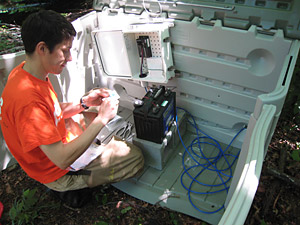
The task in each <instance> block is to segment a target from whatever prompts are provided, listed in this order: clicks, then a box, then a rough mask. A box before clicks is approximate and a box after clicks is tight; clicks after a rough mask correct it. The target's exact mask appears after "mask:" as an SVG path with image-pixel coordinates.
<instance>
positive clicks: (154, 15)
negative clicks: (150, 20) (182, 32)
mask: <svg viewBox="0 0 300 225" xmlns="http://www.w3.org/2000/svg"><path fill="white" fill-rule="evenodd" d="M157 4H158V7H159V12H158V13H152V12H150V11H149V10H148V9H147V8H146V5H145V0H143V7H144V10H145V12H146V13H147V14H148V15H149V16H152V17H156V18H157V17H159V16H160V15H161V14H162V7H161V4H160V2H159V1H158V0H157Z"/></svg>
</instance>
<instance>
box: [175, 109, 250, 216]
mask: <svg viewBox="0 0 300 225" xmlns="http://www.w3.org/2000/svg"><path fill="white" fill-rule="evenodd" d="M178 109H180V110H183V111H185V112H186V113H187V114H188V115H189V116H190V117H191V118H192V120H193V121H192V122H191V121H190V120H188V122H189V123H190V124H191V125H192V127H194V128H195V130H196V138H195V139H194V140H193V141H192V143H191V144H190V145H189V146H188V147H186V146H185V144H184V142H183V140H182V137H181V135H180V132H179V127H178V126H177V131H178V135H179V138H180V141H181V143H182V145H183V147H184V149H185V151H184V153H183V156H182V166H183V173H182V175H181V178H180V181H181V185H182V186H183V187H184V188H185V189H186V190H187V191H188V197H189V201H190V203H191V204H192V206H193V207H194V208H195V209H196V210H197V211H199V212H202V213H205V214H213V213H216V212H218V211H220V210H222V209H223V208H224V205H222V206H221V207H220V208H218V209H216V210H214V211H210V212H208V211H204V210H201V209H199V208H198V207H197V206H196V205H195V204H194V203H193V201H192V198H191V193H193V194H201V195H204V194H205V195H208V194H215V193H218V192H222V191H226V192H227V193H228V190H229V185H228V182H229V181H230V180H231V178H232V176H233V172H232V166H233V164H234V163H235V161H236V160H237V159H238V156H239V152H238V153H237V155H233V154H230V153H226V152H227V150H228V148H229V147H230V146H231V145H232V143H233V141H234V140H235V139H236V138H237V136H238V135H239V134H240V133H241V132H242V131H243V130H245V129H246V128H245V127H243V128H242V129H240V130H239V131H238V132H237V134H236V135H235V136H234V137H233V139H232V140H231V141H230V143H229V144H228V145H227V147H226V148H225V150H223V149H222V147H221V145H220V144H219V142H218V141H217V140H215V139H214V138H212V137H210V136H209V135H207V134H206V133H204V132H203V131H201V130H200V129H199V128H198V126H197V124H196V121H195V119H194V117H193V116H192V114H191V113H189V112H188V111H187V110H185V109H183V108H180V107H177V110H178ZM176 123H177V124H178V121H177V116H176ZM203 145H212V146H214V147H216V149H217V150H218V151H219V153H218V155H217V156H214V157H207V156H205V154H204V153H203V150H202V149H203V147H202V146H203ZM195 150H197V151H198V153H197V152H196V151H195ZM186 154H188V155H189V156H190V158H191V159H192V161H193V162H194V163H195V165H193V166H190V167H189V168H186V165H185V163H184V160H185V157H186ZM228 157H233V158H234V160H233V161H232V163H229V161H228ZM200 159H202V160H204V161H205V162H204V163H200V162H199V161H200ZM221 159H223V160H225V163H226V165H227V167H226V168H223V169H219V168H218V167H217V163H218V162H219V161H220V160H221ZM195 169H200V171H199V172H198V173H197V174H196V175H194V176H193V175H191V174H190V171H191V170H195ZM206 170H209V171H213V172H215V173H216V174H217V175H218V178H219V180H220V181H221V182H220V183H219V184H206V183H203V182H200V181H199V180H197V178H198V177H199V176H200V175H201V174H202V173H203V172H204V171H206ZM227 171H229V174H226V173H225V172H227ZM227 173H228V172H227ZM185 175H187V176H188V177H189V178H190V179H191V182H190V184H189V186H188V187H187V186H186V185H185V184H184V183H183V177H184V176H185ZM222 176H223V177H222ZM194 184H198V185H203V186H207V187H220V189H218V190H215V191H206V192H199V191H194V190H193V189H192V186H193V185H194Z"/></svg>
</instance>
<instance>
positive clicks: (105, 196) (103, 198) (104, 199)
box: [102, 194, 107, 205]
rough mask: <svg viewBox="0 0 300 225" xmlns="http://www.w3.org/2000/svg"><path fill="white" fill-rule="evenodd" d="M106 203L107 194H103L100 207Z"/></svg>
mask: <svg viewBox="0 0 300 225" xmlns="http://www.w3.org/2000/svg"><path fill="white" fill-rule="evenodd" d="M106 203H107V194H104V195H103V196H102V205H105V204H106Z"/></svg>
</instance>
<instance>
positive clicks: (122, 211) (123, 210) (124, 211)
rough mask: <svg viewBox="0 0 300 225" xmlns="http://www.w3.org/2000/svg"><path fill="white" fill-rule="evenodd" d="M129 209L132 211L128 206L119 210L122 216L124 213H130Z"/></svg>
mask: <svg viewBox="0 0 300 225" xmlns="http://www.w3.org/2000/svg"><path fill="white" fill-rule="evenodd" d="M131 209H132V207H131V206H128V207H126V208H124V209H122V210H121V213H122V214H125V213H127V212H128V211H130V210H131Z"/></svg>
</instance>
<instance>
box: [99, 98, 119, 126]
mask: <svg viewBox="0 0 300 225" xmlns="http://www.w3.org/2000/svg"><path fill="white" fill-rule="evenodd" d="M118 108H119V100H116V99H103V102H102V104H101V106H100V108H99V111H98V116H97V117H98V119H100V121H101V123H102V124H103V125H106V124H107V123H108V122H109V121H110V120H111V119H113V118H114V117H115V116H116V115H117V113H118Z"/></svg>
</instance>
